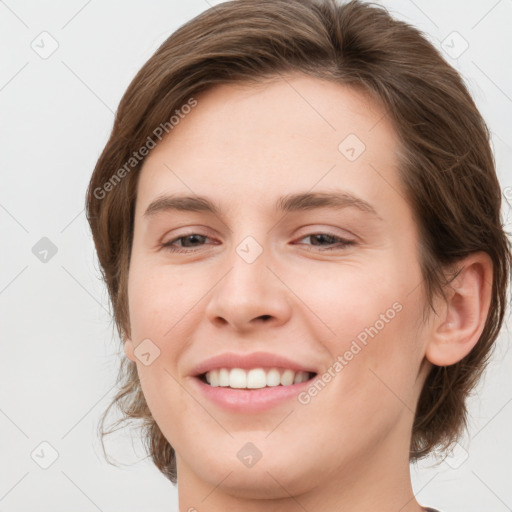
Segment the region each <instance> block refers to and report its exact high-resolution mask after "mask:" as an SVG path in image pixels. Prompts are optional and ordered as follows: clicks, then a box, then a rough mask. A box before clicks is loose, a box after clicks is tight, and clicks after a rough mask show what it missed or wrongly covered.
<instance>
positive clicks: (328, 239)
mask: <svg viewBox="0 0 512 512" xmlns="http://www.w3.org/2000/svg"><path fill="white" fill-rule="evenodd" d="M306 238H310V239H311V241H312V242H314V243H312V246H316V247H324V248H323V249H319V251H333V250H336V249H339V250H342V249H344V248H345V247H349V246H351V245H355V243H356V242H355V241H354V240H346V239H344V238H340V237H339V236H336V235H331V234H330V233H312V234H310V235H306V236H305V237H303V238H301V239H300V240H304V239H306ZM336 241H337V243H336ZM322 242H324V243H322ZM300 245H304V244H300ZM306 245H307V244H306ZM326 245H334V247H325V246H326ZM308 250H311V245H310V246H309V247H308Z"/></svg>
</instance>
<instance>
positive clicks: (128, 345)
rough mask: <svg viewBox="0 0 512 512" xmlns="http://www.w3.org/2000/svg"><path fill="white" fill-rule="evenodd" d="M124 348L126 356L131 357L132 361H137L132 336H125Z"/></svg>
mask: <svg viewBox="0 0 512 512" xmlns="http://www.w3.org/2000/svg"><path fill="white" fill-rule="evenodd" d="M123 348H124V353H125V354H126V357H127V358H128V359H130V361H133V362H134V363H135V356H134V353H133V352H134V347H133V343H132V340H131V339H130V338H125V339H124V341H123Z"/></svg>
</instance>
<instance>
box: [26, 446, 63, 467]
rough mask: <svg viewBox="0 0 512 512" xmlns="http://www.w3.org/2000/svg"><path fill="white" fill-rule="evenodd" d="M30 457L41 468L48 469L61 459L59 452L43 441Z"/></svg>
mask: <svg viewBox="0 0 512 512" xmlns="http://www.w3.org/2000/svg"><path fill="white" fill-rule="evenodd" d="M30 457H32V460H33V461H34V462H35V463H36V464H37V465H38V466H39V467H40V468H42V469H48V468H49V467H50V466H51V465H52V464H53V463H54V462H55V461H56V460H57V459H58V458H59V452H58V451H57V450H56V449H55V448H54V447H53V446H52V445H51V444H50V443H49V442H48V441H43V442H42V443H39V444H38V445H37V446H36V448H34V450H32V453H31V454H30Z"/></svg>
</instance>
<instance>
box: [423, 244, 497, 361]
mask: <svg viewBox="0 0 512 512" xmlns="http://www.w3.org/2000/svg"><path fill="white" fill-rule="evenodd" d="M456 268H457V269H461V270H460V273H459V274H458V275H457V277H456V278H455V279H454V280H453V281H452V283H451V285H450V287H449V289H448V290H447V293H446V300H447V302H446V304H445V305H444V307H443V308H440V310H442V313H441V314H440V315H439V316H438V317H437V319H436V321H435V322H434V330H433V332H432V334H431V336H430V341H429V342H428V345H427V348H426V352H425V356H426V358H427V359H428V360H429V361H430V362H431V363H433V364H435V365H437V366H449V365H452V364H455V363H457V362H458V361H460V360H461V359H463V358H464V357H465V356H466V355H468V354H469V352H471V349H472V348H473V347H474V346H475V345H476V343H477V341H478V340H479V338H480V335H481V334H482V331H483V330H484V327H485V322H486V320H487V316H488V313H489V306H490V304H491V293H492V282H493V265H492V260H491V258H490V256H489V255H488V254H487V253H484V252H477V253H473V254H470V255H469V256H467V257H466V258H464V259H463V260H461V261H459V262H458V263H457V265H456Z"/></svg>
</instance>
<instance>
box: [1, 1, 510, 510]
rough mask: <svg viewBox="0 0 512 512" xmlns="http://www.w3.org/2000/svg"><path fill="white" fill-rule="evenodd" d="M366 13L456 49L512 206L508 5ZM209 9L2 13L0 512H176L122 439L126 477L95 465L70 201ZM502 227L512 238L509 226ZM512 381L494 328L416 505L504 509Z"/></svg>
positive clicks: (101, 378) (404, 4)
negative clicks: (130, 97) (127, 112)
mask: <svg viewBox="0 0 512 512" xmlns="http://www.w3.org/2000/svg"><path fill="white" fill-rule="evenodd" d="M217 3H218V2H217ZM379 3H382V4H384V5H385V6H386V7H388V8H389V9H390V10H391V12H392V13H393V14H394V15H395V16H396V17H398V18H400V19H403V20H405V21H408V22H410V23H412V24H414V25H416V26H417V27H419V28H420V29H422V30H423V31H424V32H426V33H427V34H428V37H429V39H430V40H431V41H432V42H433V43H434V44H435V45H436V46H438V47H440V48H442V47H443V45H442V41H443V40H444V41H445V44H444V46H445V48H448V47H449V46H451V47H452V49H451V50H449V51H450V52H452V54H453V52H455V53H460V52H461V51H462V50H463V49H464V44H465V43H464V41H467V44H469V46H468V48H467V50H466V51H464V52H463V53H462V54H461V55H460V56H458V57H457V58H456V59H454V58H452V57H450V56H449V55H447V56H446V58H447V60H449V61H450V62H451V63H452V64H453V65H454V66H455V67H456V68H457V69H459V70H460V71H461V73H462V74H463V76H464V77H465V80H466V83H467V84H468V87H469V88H470V91H471V93H472V94H473V97H474V98H475V101H476V103H477V105H478V107H479V108H480V110H481V112H482V114H483V116H484V117H485V119H486V121H487V122H488V125H489V127H490V129H491V131H492V135H493V147H494V150H495V155H496V160H497V164H498V172H499V178H500V182H501V184H502V188H503V191H504V195H507V196H508V197H509V198H510V199H511V200H512V188H511V189H507V187H511V186H512V170H511V165H512V130H511V129H510V128H511V122H510V120H511V118H512V115H511V114H512V76H511V63H512V35H511V29H510V27H511V22H512V0H500V1H497V0H485V1H480V0H479V1H477V0H472V1H463V0H458V1H451V2H447V1H445V0H443V1H441V0H435V1H428V2H427V1H426V0H416V1H415V2H413V1H412V0H384V1H382V2H379ZM212 4H213V3H212ZM212 4H210V5H212ZM208 6H209V5H208V3H206V1H204V0H196V1H188V2H183V1H178V0H173V1H171V0H165V1H164V0H152V1H150V2H143V1H142V0H138V1H135V0H132V1H125V2H113V1H112V0H108V1H103V2H100V1H99V0H92V1H91V0H90V1H89V2H87V1H84V0H73V1H69V0H68V1H66V2H64V1H63V0H62V1H53V2H36V1H35V0H30V1H24V0H17V1H16V0H6V2H3V1H0V39H1V44H2V48H3V54H2V60H1V66H0V102H1V108H2V112H1V125H0V129H1V135H0V144H1V148H0V150H1V157H2V186H1V187H0V222H1V229H2V234H1V237H2V238H1V240H2V243H1V261H0V269H1V274H0V306H1V308H2V309H1V311H2V320H1V324H0V325H1V329H2V331H1V338H0V339H1V357H0V378H1V386H0V512H17V511H27V510H30V511H31V512H43V511H45V512H46V511H52V512H58V511H70V510H73V511H74V512H81V511H84V512H85V511H94V510H100V511H103V512H108V511H119V510H123V511H124V512H131V511H140V510H144V511H148V512H153V511H154V512H163V511H166V512H170V511H176V510H177V493H176V489H175V488H174V487H173V486H172V484H171V483H170V482H169V481H168V480H166V479H165V478H164V477H163V476H162V475H161V474H160V473H159V472H158V470H157V469H156V468H155V467H153V466H152V463H150V462H149V461H148V460H147V459H146V460H144V452H143V450H142V447H141V445H140V444H139V443H138V442H136V441H133V442H132V441H131V440H130V436H129V432H125V433H124V434H121V435H118V436H112V437H113V439H112V441H107V448H108V449H109V450H111V453H112V455H113V456H114V457H115V458H116V459H118V460H120V461H121V462H124V463H125V464H131V463H133V464H132V465H126V466H121V467H119V468H117V467H114V466H111V465H109V464H107V463H106V462H105V460H104V458H103V455H102V451H101V449H100V445H99V441H98V439H97V437H96V426H97V423H98V418H99V415H100V414H101V412H102V411H103V410H104V408H105V407H106V406H107V404H108V403H109V401H110V399H111V398H112V396H113V393H114V389H113V385H114V382H115V377H116V373H117V360H118V358H119V357H120V356H119V353H118V348H119V341H118V338H117V334H116V333H115V332H114V330H113V328H112V322H111V321H110V315H109V306H108V300H107V294H106V289H105V288H104V286H103V285H102V282H101V280H100V274H99V270H98V264H97V260H96V257H95V254H94V250H93V243H92V238H91V235H90V233H89V230H88V225H87V222H86V219H85V214H84V203H85V191H86V187H87V184H88V181H89V178H90V175H91V172H92V170H93V167H94V165H95V162H96V160H97V158H98V156H99V154H100V152H101V150H102V148H103V146H104V145H105V143H106V141H107V137H108V134H109V132H110V129H111V127H112V123H113V116H114V112H115V110H116V108H117V105H118V103H119V100H120V99H121V96H122V94H123V93H124V91H125V89H126V87H127V86H128V84H129V83H130V81H131V79H132V78H133V76H134V75H135V73H136V72H137V71H138V69H139V68H140V67H141V66H142V64H143V63H144V62H145V61H146V60H147V59H148V58H149V57H150V56H151V55H152V53H153V52H154V51H155V50H156V49H157V47H158V46H159V45H160V44H161V43H162V42H163V41H164V40H165V39H166V38H167V37H168V36H169V35H170V34H171V33H172V32H173V31H174V30H175V29H176V28H178V27H179V26H180V25H182V24H183V23H184V22H185V21H187V20H189V19H190V18H192V17H194V16H195V15H197V14H199V13H200V12H202V11H204V10H205V9H207V8H208ZM43 31H47V32H48V33H49V34H50V35H51V36H45V35H43V36H40V34H41V32H43ZM454 31H456V32H458V33H459V34H460V36H461V37H459V36H457V35H453V34H452V33H453V32H454ZM42 38H46V39H44V41H43V42H41V40H42ZM52 38H53V39H54V40H55V41H56V42H57V43H58V48H57V49H56V51H55V52H54V53H53V54H52V55H51V56H49V57H48V58H46V59H43V58H41V57H40V55H39V54H38V53H36V51H34V49H32V47H31V45H32V44H33V45H34V46H36V47H37V45H39V48H41V50H39V51H42V47H43V46H44V47H45V48H46V51H48V49H49V48H51V44H52ZM446 38H448V39H446ZM462 38H463V39H462ZM511 202H512V201H511ZM503 213H504V219H505V222H506V223H507V228H508V231H510V227H511V225H512V213H511V212H510V211H509V208H508V207H507V208H504V212H503ZM42 237H47V238H49V239H50V240H51V241H52V243H53V244H54V245H55V246H56V248H57V253H56V254H55V255H54V256H53V257H51V258H49V260H48V261H47V262H46V263H44V262H42V261H40V260H39V259H38V258H37V257H36V256H35V255H34V254H33V252H32V248H33V246H34V245H35V244H36V243H37V242H38V241H39V240H40V239H41V238H42ZM511 374H512V353H511V350H510V335H509V332H508V330H506V329H504V330H503V333H502V335H501V336H500V338H499V341H498V344H497V348H496V351H495V353H494V356H493V359H492V363H491V366H490V367H489V370H488V371H487V372H486V374H485V378H484V379H483V380H482V382H481V384H480V386H479V388H478V393H477V395H476V396H475V397H474V398H472V400H471V402H470V412H471V429H470V436H469V440H465V441H464V443H463V444H465V446H466V447H467V450H468V451H467V453H465V452H464V451H462V450H459V452H458V453H456V454H455V455H454V456H453V457H451V458H450V459H447V460H446V461H444V462H441V463H440V464H439V465H438V466H434V465H433V461H432V460H429V461H424V462H422V463H421V464H420V465H419V466H418V467H417V468H415V467H413V484H414V490H415V492H416V493H417V496H418V500H419V501H420V503H422V504H425V505H430V506H435V507H438V508H440V509H441V510H442V511H445V512H481V511H482V510H486V511H495V512H505V511H507V510H511V509H512V485H511V484H512V481H511V479H512V477H511V472H510V467H511V464H510V460H511V458H512V436H511V435H510V432H511V428H510V427H511V424H512V421H511V420H512V386H511V378H510V375H511ZM42 442H47V443H50V445H51V446H52V447H53V449H54V450H56V451H57V452H58V458H57V459H56V461H55V462H54V463H53V464H52V465H51V466H50V467H49V468H48V469H42V468H41V467H40V466H39V465H38V464H37V463H36V462H35V460H34V459H36V460H38V461H39V462H40V463H42V464H44V463H45V461H46V463H49V462H50V461H51V460H50V457H51V453H52V449H51V448H49V447H48V446H46V445H43V446H40V443H42ZM468 446H469V447H468ZM34 450H36V451H35V454H34V458H32V457H31V453H33V451H34ZM36 454H39V457H37V455H36ZM397 512H398V511H397Z"/></svg>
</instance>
